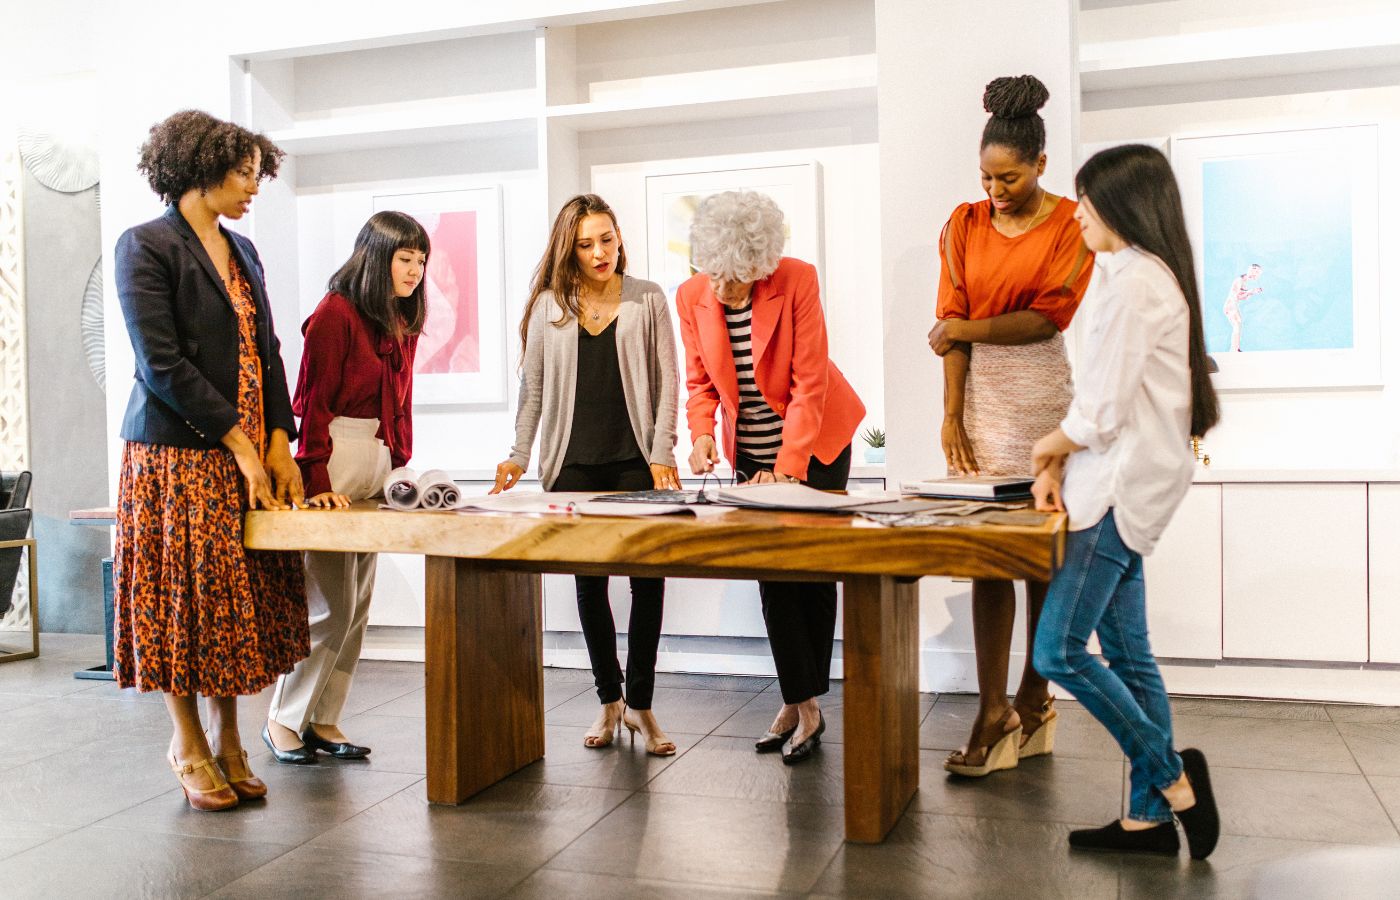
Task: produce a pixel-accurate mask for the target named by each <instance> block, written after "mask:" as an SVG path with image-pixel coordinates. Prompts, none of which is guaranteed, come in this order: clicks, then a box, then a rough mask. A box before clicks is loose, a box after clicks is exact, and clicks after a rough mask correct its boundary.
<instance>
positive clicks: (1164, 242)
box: [1033, 145, 1220, 859]
mask: <svg viewBox="0 0 1400 900" xmlns="http://www.w3.org/2000/svg"><path fill="white" fill-rule="evenodd" d="M1075 188H1076V189H1077V191H1078V193H1079V198H1080V199H1079V209H1078V210H1077V211H1076V213H1075V218H1076V219H1078V220H1079V224H1080V227H1081V228H1082V229H1083V230H1084V242H1085V243H1086V244H1087V245H1088V246H1089V247H1090V248H1091V249H1092V250H1094V251H1095V252H1096V253H1099V254H1100V256H1099V260H1098V270H1099V271H1098V274H1097V275H1095V276H1094V284H1093V287H1092V288H1091V289H1090V292H1089V299H1088V302H1087V304H1086V310H1087V314H1088V315H1089V316H1090V327H1089V330H1088V335H1087V347H1086V351H1085V354H1084V359H1083V362H1082V365H1081V366H1080V367H1079V369H1078V371H1077V372H1076V376H1077V377H1076V378H1075V382H1076V386H1075V393H1074V402H1073V404H1072V405H1071V406H1070V409H1069V413H1068V415H1066V416H1065V418H1064V421H1063V422H1061V423H1060V425H1059V427H1058V428H1056V429H1054V430H1053V431H1051V432H1050V433H1049V434H1047V435H1045V436H1044V437H1043V438H1041V439H1040V440H1039V441H1038V442H1037V443H1036V445H1035V448H1034V450H1033V465H1034V467H1035V472H1036V482H1035V487H1034V490H1033V492H1034V494H1035V498H1036V506H1037V508H1039V509H1055V510H1065V509H1068V511H1069V514H1070V533H1069V539H1068V541H1067V543H1066V546H1065V564H1064V567H1063V568H1061V569H1060V571H1059V572H1058V573H1057V574H1056V575H1055V580H1054V581H1052V582H1051V583H1050V593H1049V596H1048V597H1046V600H1045V610H1044V613H1043V615H1042V616H1041V621H1040V631H1039V633H1038V634H1037V635H1036V640H1035V664H1036V666H1038V667H1039V668H1040V670H1041V671H1042V672H1044V673H1045V674H1046V675H1048V676H1049V677H1051V678H1054V679H1055V681H1056V682H1058V683H1059V684H1062V685H1064V686H1065V689H1066V690H1068V691H1069V692H1070V693H1071V694H1073V695H1074V696H1075V698H1076V699H1078V700H1079V702H1080V703H1083V704H1084V708H1085V709H1087V710H1088V711H1089V712H1090V713H1091V714H1092V715H1093V716H1094V718H1096V719H1098V720H1099V721H1100V722H1102V723H1103V724H1104V727H1106V728H1107V729H1108V730H1109V732H1110V733H1111V734H1112V735H1113V737H1114V738H1115V739H1116V740H1117V741H1118V744H1119V746H1121V747H1122V748H1123V753H1124V754H1126V755H1127V757H1128V759H1129V761H1130V762H1131V765H1132V775H1131V782H1132V791H1131V795H1130V799H1129V804H1128V815H1127V816H1126V817H1124V818H1122V819H1119V820H1117V821H1115V822H1112V823H1110V824H1109V825H1107V826H1105V827H1103V828H1096V829H1087V830H1082V831H1074V832H1071V833H1070V837H1069V842H1070V846H1072V847H1079V848H1083V849H1090V850H1119V851H1132V852H1148V853H1170V854H1175V853H1176V852H1177V850H1178V848H1179V844H1180V842H1179V841H1178V839H1177V836H1176V828H1175V826H1174V825H1173V824H1172V815H1173V813H1174V814H1175V815H1176V817H1177V818H1179V819H1180V820H1181V824H1182V826H1183V827H1184V828H1185V830H1186V840H1187V844H1188V845H1189V848H1190V853H1191V858H1192V859H1205V858H1206V857H1207V856H1209V855H1210V853H1211V851H1212V850H1214V849H1215V843H1216V840H1217V839H1218V838H1219V835H1220V817H1219V814H1218V813H1217V811H1216V807H1215V798H1214V796H1213V794H1212V792H1211V787H1210V773H1209V771H1208V769H1207V767H1206V760H1205V756H1204V755H1202V754H1201V752H1200V751H1199V750H1183V751H1181V753H1180V754H1178V753H1177V752H1176V751H1175V750H1174V749H1172V721H1171V706H1170V705H1169V703H1168V700H1167V691H1166V687H1165V686H1164V685H1163V683H1162V674H1161V672H1159V671H1158V669H1157V661H1156V659H1154V658H1153V656H1152V647H1151V646H1150V644H1149V642H1148V638H1147V598H1146V595H1145V594H1144V591H1143V578H1142V559H1143V557H1144V556H1146V555H1147V554H1149V553H1151V552H1152V548H1153V546H1154V545H1155V544H1156V543H1157V539H1158V538H1159V537H1161V534H1162V531H1163V530H1164V529H1165V528H1166V527H1167V523H1168V522H1170V521H1171V517H1172V513H1174V512H1175V511H1176V508H1177V506H1178V505H1179V504H1180V503H1181V499H1182V498H1183V497H1184V496H1186V490H1187V488H1189V487H1190V486H1191V470H1192V469H1193V468H1194V466H1193V464H1192V458H1191V452H1190V451H1189V450H1188V449H1187V446H1188V442H1189V439H1190V436H1191V435H1197V436H1200V435H1204V434H1205V433H1206V432H1207V431H1209V430H1210V428H1211V427H1212V426H1214V425H1215V423H1216V421H1217V420H1218V419H1219V418H1220V412H1219V408H1218V406H1217V403H1216V397H1215V391H1214V389H1213V388H1212V387H1211V383H1210V374H1209V365H1208V363H1207V357H1206V350H1205V337H1204V326H1203V325H1202V320H1201V301H1200V296H1199V294H1198V292H1197V290H1196V268H1195V265H1194V263H1193V262H1192V259H1191V243H1190V241H1189V240H1188V239H1187V237H1186V221H1185V218H1184V217H1183V216H1182V212H1181V194H1180V192H1179V191H1178V189H1177V186H1176V180H1175V179H1174V178H1173V177H1172V170H1171V165H1170V164H1169V163H1168V162H1167V159H1166V157H1165V156H1163V155H1162V154H1161V153H1160V152H1159V151H1157V150H1154V149H1153V148H1151V147H1146V146H1142V145H1130V146H1126V147H1115V148H1113V149H1111V150H1105V151H1103V152H1102V153H1098V154H1095V155H1094V156H1093V157H1092V158H1091V159H1090V160H1089V161H1088V162H1086V163H1085V164H1084V168H1082V169H1080V170H1079V175H1078V176H1077V178H1076V179H1075ZM1066 458H1068V462H1066ZM1062 485H1063V487H1062ZM1095 632H1097V633H1098V635H1099V642H1100V644H1101V645H1102V647H1103V655H1104V658H1105V659H1107V660H1108V663H1109V665H1107V666H1105V665H1103V664H1102V663H1100V662H1099V661H1098V660H1097V659H1095V658H1094V657H1093V656H1092V655H1091V654H1090V653H1089V651H1088V647H1087V644H1088V642H1089V636H1090V635H1091V634H1093V633H1095Z"/></svg>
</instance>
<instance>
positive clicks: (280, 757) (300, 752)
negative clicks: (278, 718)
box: [262, 725, 316, 766]
mask: <svg viewBox="0 0 1400 900" xmlns="http://www.w3.org/2000/svg"><path fill="white" fill-rule="evenodd" d="M262 739H263V743H264V744H267V749H269V750H271V751H272V755H273V757H275V758H276V760H277V761H278V762H280V763H288V764H290V765H294V766H304V765H306V764H308V763H314V762H315V761H316V751H315V750H312V749H311V748H310V747H307V746H304V745H303V746H301V747H298V748H296V749H295V750H279V749H277V745H276V744H274V743H272V735H271V734H269V733H268V731H267V726H266V725H263V730H262Z"/></svg>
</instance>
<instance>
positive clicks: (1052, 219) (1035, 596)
mask: <svg viewBox="0 0 1400 900" xmlns="http://www.w3.org/2000/svg"><path fill="white" fill-rule="evenodd" d="M1049 96H1050V94H1049V92H1048V91H1047V90H1046V89H1045V85H1043V84H1041V83H1040V81H1039V80H1038V79H1036V78H1035V77H1034V76H1031V75H1022V76H1019V77H1016V78H998V79H996V80H995V81H993V82H991V83H990V84H989V85H987V90H986V93H985V94H984V95H983V97H982V104H983V106H984V107H985V108H986V110H987V111H988V112H989V113H991V114H992V116H991V118H990V119H989V120H988V121H987V125H986V127H985V128H984V129H983V131H982V148H981V160H980V161H981V168H982V189H983V190H984V191H986V192H987V199H986V200H983V201H981V202H980V203H964V204H963V205H961V206H959V207H958V208H957V209H956V210H954V211H953V215H952V217H951V218H950V219H949V220H948V224H947V225H946V226H944V229H943V236H942V238H941V242H940V243H941V246H940V248H939V252H940V256H941V258H942V263H943V272H942V276H941V278H940V280H939V284H938V320H939V321H938V323H937V324H936V325H935V326H934V327H933V330H932V331H930V332H929V346H930V347H932V348H933V351H934V352H935V353H937V354H938V355H939V356H941V357H943V378H944V391H943V404H944V406H943V431H942V443H943V453H944V455H945V457H946V458H947V460H948V467H949V468H950V469H952V470H953V471H954V472H957V473H958V474H968V475H971V474H985V475H1025V474H1028V473H1029V471H1030V450H1031V444H1032V442H1033V441H1035V439H1036V438H1037V437H1039V436H1040V435H1042V434H1044V433H1045V432H1046V431H1048V430H1050V429H1051V428H1053V427H1054V426H1055V424H1056V423H1058V422H1059V421H1060V418H1061V417H1062V416H1063V415H1064V411H1065V409H1066V407H1068V405H1069V400H1070V393H1071V392H1070V375H1069V360H1068V358H1067V357H1066V355H1065V344H1064V339H1063V338H1062V337H1061V335H1060V332H1061V331H1063V330H1064V329H1066V328H1068V327H1069V323H1070V319H1071V318H1072V317H1073V316H1074V310H1075V308H1076V307H1077V306H1078V305H1079V301H1080V299H1081V298H1082V297H1083V296H1084V290H1085V288H1086V287H1087V286H1088V282H1089V275H1090V274H1091V271H1092V266H1091V265H1090V264H1089V259H1088V257H1087V252H1086V251H1085V250H1084V247H1083V243H1082V242H1081V241H1080V239H1079V229H1078V228H1077V227H1076V226H1075V223H1074V207H1075V204H1074V202H1073V201H1071V200H1069V199H1068V198H1065V197H1057V196H1055V195H1054V194H1051V193H1050V192H1049V191H1047V190H1046V189H1045V188H1044V187H1042V186H1041V184H1040V176H1041V175H1042V174H1043V173H1044V172H1045V123H1044V121H1043V120H1042V119H1041V118H1040V115H1039V113H1038V112H1037V110H1039V109H1040V108H1041V107H1042V106H1044V105H1045V101H1046V100H1047V99H1049ZM1026 589H1027V590H1026V593H1027V604H1026V605H1027V610H1028V615H1027V617H1026V620H1027V621H1026V633H1027V635H1028V641H1027V646H1029V645H1030V640H1033V638H1034V635H1035V623H1036V620H1037V618H1038V617H1039V615H1040V607H1041V604H1042V603H1044V601H1045V585H1044V584H1040V583H1036V582H1030V583H1028V584H1027V585H1026ZM1015 624H1016V594H1015V590H1014V587H1013V585H1012V583H1011V582H1010V581H995V580H989V579H978V580H975V581H974V582H973V583H972V628H973V637H974V643H975V645H976V649H977V684H978V690H979V692H980V694H981V698H980V699H981V702H980V705H979V707H978V710H977V719H976V720H975V721H974V723H973V726H972V736H971V737H970V738H969V739H968V742H967V746H966V747H964V748H963V749H962V750H959V751H957V752H955V753H953V754H951V755H949V757H948V759H947V761H946V762H945V763H944V767H945V768H946V769H947V770H948V771H950V772H953V773H955V774H958V775H968V776H982V775H986V774H988V773H989V772H993V771H995V770H997V769H1006V768H1011V767H1013V766H1015V765H1016V762H1017V760H1018V758H1020V757H1025V756H1035V755H1039V754H1043V753H1049V752H1051V751H1052V750H1053V749H1054V746H1055V718H1056V715H1057V714H1056V712H1055V710H1054V708H1053V702H1054V698H1052V697H1051V696H1050V692H1049V685H1048V683H1047V682H1046V680H1045V679H1044V678H1042V677H1041V676H1040V675H1039V674H1037V673H1036V671H1035V667H1034V666H1032V665H1031V664H1030V663H1029V662H1027V664H1026V667H1025V669H1024V670H1023V672H1022V675H1021V685H1020V687H1019V688H1018V689H1017V691H1016V698H1015V701H1014V703H1011V704H1008V703H1007V701H1006V682H1007V669H1008V668H1009V665H1010V657H1011V631H1012V628H1013V627H1014V626H1015Z"/></svg>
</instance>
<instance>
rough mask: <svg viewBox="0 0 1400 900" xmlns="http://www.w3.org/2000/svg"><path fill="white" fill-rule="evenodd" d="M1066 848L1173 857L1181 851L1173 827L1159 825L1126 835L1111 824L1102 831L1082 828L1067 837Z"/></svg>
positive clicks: (1120, 824) (1168, 823)
mask: <svg viewBox="0 0 1400 900" xmlns="http://www.w3.org/2000/svg"><path fill="white" fill-rule="evenodd" d="M1069 845H1070V846H1071V847H1073V848H1074V849H1076V850H1102V851H1108V852H1111V853H1161V854H1165V855H1167V856H1175V855H1176V854H1177V851H1179V850H1180V849H1181V839H1180V838H1178V837H1177V836H1176V825H1174V824H1173V823H1171V822H1163V823H1162V824H1160V825H1154V826H1153V827H1151V828H1144V829H1142V830H1141V831H1128V830H1127V829H1125V828H1124V827H1123V823H1122V822H1119V821H1116V820H1115V821H1113V822H1111V823H1109V824H1108V825H1105V826H1104V827H1102V828H1084V829H1081V830H1079V831H1071V832H1070V833H1069Z"/></svg>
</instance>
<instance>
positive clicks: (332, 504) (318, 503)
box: [306, 491, 350, 509]
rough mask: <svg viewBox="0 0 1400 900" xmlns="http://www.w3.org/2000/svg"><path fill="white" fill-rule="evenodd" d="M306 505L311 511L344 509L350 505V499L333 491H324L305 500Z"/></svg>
mask: <svg viewBox="0 0 1400 900" xmlns="http://www.w3.org/2000/svg"><path fill="white" fill-rule="evenodd" d="M306 505H307V506H308V507H309V508H311V509H345V508H346V507H347V506H349V505H350V498H349V497H347V496H346V495H345V494H337V493H336V492H335V491H326V492H325V493H324V494H317V495H316V496H314V497H312V498H311V499H309V500H307V501H306Z"/></svg>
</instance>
